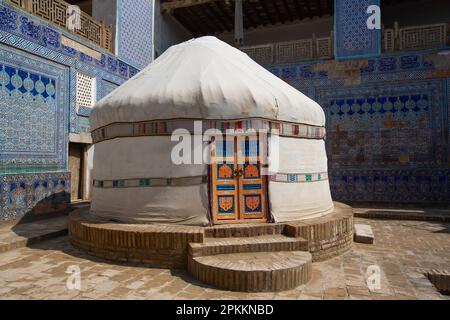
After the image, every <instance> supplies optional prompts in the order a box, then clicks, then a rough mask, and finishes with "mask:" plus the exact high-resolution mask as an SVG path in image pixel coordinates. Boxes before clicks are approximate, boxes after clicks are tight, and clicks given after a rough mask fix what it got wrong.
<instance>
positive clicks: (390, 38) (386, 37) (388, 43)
mask: <svg viewBox="0 0 450 320" xmlns="http://www.w3.org/2000/svg"><path fill="white" fill-rule="evenodd" d="M382 37H383V50H384V51H385V52H392V51H394V49H395V36H394V30H393V29H386V30H384V32H383V33H382Z"/></svg>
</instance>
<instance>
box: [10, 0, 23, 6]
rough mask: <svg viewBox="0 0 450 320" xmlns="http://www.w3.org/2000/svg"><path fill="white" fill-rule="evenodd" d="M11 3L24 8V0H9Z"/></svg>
mask: <svg viewBox="0 0 450 320" xmlns="http://www.w3.org/2000/svg"><path fill="white" fill-rule="evenodd" d="M9 1H10V2H12V3H14V4H15V5H17V6H19V7H22V6H23V0H9Z"/></svg>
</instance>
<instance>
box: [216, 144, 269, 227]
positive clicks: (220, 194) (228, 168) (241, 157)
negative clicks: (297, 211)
mask: <svg viewBox="0 0 450 320" xmlns="http://www.w3.org/2000/svg"><path fill="white" fill-rule="evenodd" d="M262 154H263V150H260V146H259V143H258V138H257V137H245V136H240V137H236V136H227V137H224V138H222V139H216V140H215V142H214V144H213V150H212V156H213V161H212V165H211V178H212V179H211V182H212V183H211V188H212V198H213V199H212V211H213V218H214V223H215V224H223V223H237V222H241V223H245V222H265V221H266V220H267V204H266V201H267V197H266V180H265V179H266V177H265V176H263V175H262V174H261V156H262Z"/></svg>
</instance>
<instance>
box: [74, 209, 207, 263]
mask: <svg viewBox="0 0 450 320" xmlns="http://www.w3.org/2000/svg"><path fill="white" fill-rule="evenodd" d="M68 227H69V239H70V242H71V244H72V245H73V246H74V247H77V248H79V249H82V250H84V251H87V252H88V253H89V254H91V255H93V256H96V257H101V258H105V259H109V260H115V261H121V262H132V263H143V264H145V265H147V266H150V267H159V268H180V269H182V268H186V266H187V252H188V245H189V243H198V242H203V238H204V231H203V229H204V228H201V227H191V226H179V225H139V224H138V225H131V224H120V223H109V222H104V221H101V220H98V219H96V218H94V217H92V216H91V215H90V214H89V209H79V210H76V211H74V212H73V213H71V214H70V216H69V224H68Z"/></svg>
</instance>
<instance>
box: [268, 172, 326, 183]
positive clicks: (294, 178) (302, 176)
mask: <svg viewBox="0 0 450 320" xmlns="http://www.w3.org/2000/svg"><path fill="white" fill-rule="evenodd" d="M324 180H328V173H327V172H321V173H276V174H273V175H271V176H270V181H274V182H284V183H304V182H317V181H324Z"/></svg>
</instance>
